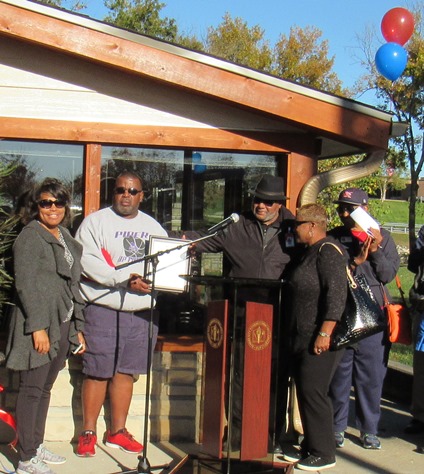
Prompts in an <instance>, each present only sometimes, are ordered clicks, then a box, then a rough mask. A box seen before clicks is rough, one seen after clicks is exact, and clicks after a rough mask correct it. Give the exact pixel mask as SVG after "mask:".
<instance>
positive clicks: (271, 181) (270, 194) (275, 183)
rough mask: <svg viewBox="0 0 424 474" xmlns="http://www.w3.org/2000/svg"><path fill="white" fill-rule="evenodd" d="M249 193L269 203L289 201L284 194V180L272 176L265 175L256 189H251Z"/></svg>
mask: <svg viewBox="0 0 424 474" xmlns="http://www.w3.org/2000/svg"><path fill="white" fill-rule="evenodd" d="M249 193H250V194H253V196H256V197H258V198H261V199H266V200H267V201H285V200H286V199H287V198H286V196H285V194H284V179H283V178H281V177H280V176H272V175H270V174H264V175H263V176H262V178H261V179H260V181H259V183H258V184H257V185H256V188H255V189H251V190H250V191H249Z"/></svg>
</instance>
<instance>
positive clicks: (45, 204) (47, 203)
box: [38, 199, 67, 209]
mask: <svg viewBox="0 0 424 474" xmlns="http://www.w3.org/2000/svg"><path fill="white" fill-rule="evenodd" d="M53 204H54V205H55V206H56V208H57V209H62V208H64V207H65V206H66V204H67V202H66V201H64V200H63V199H56V201H52V200H51V199H42V200H41V201H38V205H39V206H40V207H42V208H43V209H51V208H52V206H53Z"/></svg>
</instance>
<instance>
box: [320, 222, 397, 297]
mask: <svg viewBox="0 0 424 474" xmlns="http://www.w3.org/2000/svg"><path fill="white" fill-rule="evenodd" d="M380 232H381V235H382V236H383V241H382V242H381V249H378V250H377V252H373V253H369V254H368V259H367V261H366V262H364V263H363V264H362V265H359V266H358V267H357V268H356V269H355V274H364V275H365V276H366V278H367V281H368V283H369V285H370V287H371V290H372V292H373V294H374V296H375V297H376V299H377V301H378V302H379V304H380V305H381V306H382V305H383V293H382V288H381V284H383V285H386V284H387V283H390V282H391V281H392V280H393V279H394V278H395V276H396V273H397V271H398V269H399V264H400V258H399V254H398V252H397V249H396V244H395V242H394V240H393V238H392V236H391V235H390V232H389V231H387V230H386V229H380ZM328 234H329V235H331V236H333V237H334V238H335V239H337V240H338V241H339V242H340V243H341V244H342V245H343V246H344V248H345V249H346V251H347V252H348V254H349V257H350V259H353V258H354V257H356V256H357V255H358V254H359V252H360V248H361V245H363V244H362V243H361V242H360V241H359V240H358V239H357V238H355V237H354V236H353V235H352V233H351V232H350V230H349V229H348V228H346V227H344V226H339V227H335V228H334V229H332V230H331V231H330V232H329V233H328ZM385 291H386V294H387V295H388V296H389V292H388V290H387V288H385Z"/></svg>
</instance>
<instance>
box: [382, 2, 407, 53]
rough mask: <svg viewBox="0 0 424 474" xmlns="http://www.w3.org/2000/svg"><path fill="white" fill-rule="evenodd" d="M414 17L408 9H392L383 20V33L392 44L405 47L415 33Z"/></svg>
mask: <svg viewBox="0 0 424 474" xmlns="http://www.w3.org/2000/svg"><path fill="white" fill-rule="evenodd" d="M414 23H415V22H414V16H413V15H412V13H411V12H409V11H408V10H406V8H400V7H397V8H392V9H391V10H389V11H388V12H387V13H386V14H385V15H384V16H383V19H382V20H381V32H382V33H383V36H384V39H385V40H386V41H388V42H390V43H397V44H400V45H401V46H403V45H404V44H405V43H406V42H407V41H408V40H409V38H410V37H411V36H412V33H413V32H414Z"/></svg>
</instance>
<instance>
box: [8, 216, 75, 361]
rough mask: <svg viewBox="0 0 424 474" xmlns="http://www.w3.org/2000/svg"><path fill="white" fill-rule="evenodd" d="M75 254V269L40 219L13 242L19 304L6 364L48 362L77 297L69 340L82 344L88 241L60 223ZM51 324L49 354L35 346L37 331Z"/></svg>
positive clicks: (13, 323)
mask: <svg viewBox="0 0 424 474" xmlns="http://www.w3.org/2000/svg"><path fill="white" fill-rule="evenodd" d="M60 230H61V232H62V235H63V238H64V239H65V242H66V244H67V246H68V248H69V250H70V251H71V253H72V255H73V257H74V264H73V267H72V269H70V268H69V265H68V263H67V261H66V260H65V258H64V254H65V251H64V248H63V246H62V245H61V244H60V242H59V241H58V240H57V239H56V238H55V237H54V236H53V235H52V234H50V232H48V231H47V230H46V229H45V228H44V227H42V226H41V225H40V224H39V223H38V222H37V221H36V220H34V221H31V222H30V223H29V224H28V225H27V226H25V227H24V228H23V230H22V231H21V233H20V234H19V236H18V237H17V239H16V241H15V243H14V245H13V256H14V273H15V288H16V297H15V306H14V308H13V309H12V316H11V321H10V329H9V338H8V342H7V348H6V357H7V361H6V365H7V367H8V368H9V369H13V370H29V369H32V368H36V367H40V366H42V365H44V364H47V363H48V362H49V361H50V360H52V359H53V358H54V357H56V355H57V351H58V348H59V340H60V324H61V322H62V321H63V320H64V319H65V318H66V316H67V314H68V311H69V309H70V308H71V306H72V303H71V301H72V300H73V301H74V307H75V308H74V314H73V316H72V320H71V325H70V330H69V340H70V342H71V344H72V345H73V346H77V345H78V338H77V332H78V331H82V329H83V321H84V319H83V314H82V308H83V306H84V302H83V300H82V298H81V296H80V292H79V285H78V283H79V279H80V275H81V265H80V259H81V254H82V246H81V245H80V244H79V243H78V242H77V241H76V240H75V239H74V238H73V237H72V236H71V235H70V233H69V232H68V231H67V229H65V228H63V227H60ZM40 329H46V330H47V332H48V335H49V339H50V351H49V353H48V354H40V353H38V352H37V351H36V350H35V349H34V345H33V340H32V333H33V332H34V331H37V330H40Z"/></svg>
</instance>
